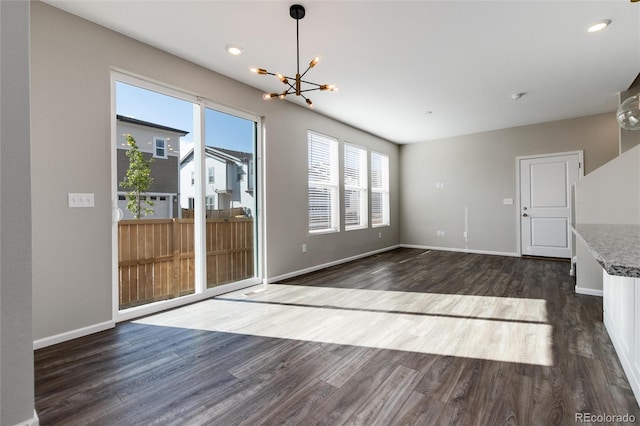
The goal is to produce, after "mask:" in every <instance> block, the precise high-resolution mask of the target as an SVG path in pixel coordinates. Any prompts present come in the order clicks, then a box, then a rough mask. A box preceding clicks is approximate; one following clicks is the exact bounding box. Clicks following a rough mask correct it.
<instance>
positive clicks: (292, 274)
mask: <svg viewBox="0 0 640 426" xmlns="http://www.w3.org/2000/svg"><path fill="white" fill-rule="evenodd" d="M400 247H401V246H400V245H395V246H391V247H385V248H382V249H379V250H374V251H370V252H367V253H362V254H358V255H355V256H351V257H347V258H344V259H339V260H334V261H333V262H329V263H323V264H322V265H316V266H311V267H309V268H305V269H300V270H298V271H293V272H289V273H287V274H282V275H278V276H276V277H268V278H266V279H265V280H264V282H265V284H271V283H275V282H278V281H282V280H286V279H289V278H293V277H297V276H299V275H304V274H308V273H310V272H315V271H319V270H320V269H325V268H329V267H331V266H336V265H340V264H342V263H347V262H351V261H353V260H358V259H362V258H363V257H368V256H373V255H374V254H378V253H383V252H385V251H390V250H395V249H397V248H400Z"/></svg>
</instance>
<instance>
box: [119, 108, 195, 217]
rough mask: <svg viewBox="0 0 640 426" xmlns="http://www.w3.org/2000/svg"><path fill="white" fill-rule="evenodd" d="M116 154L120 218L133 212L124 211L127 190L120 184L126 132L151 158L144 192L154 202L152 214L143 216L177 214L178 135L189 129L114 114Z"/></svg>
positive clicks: (124, 167) (126, 162)
mask: <svg viewBox="0 0 640 426" xmlns="http://www.w3.org/2000/svg"><path fill="white" fill-rule="evenodd" d="M116 118H117V135H118V141H117V148H118V149H117V150H116V151H117V154H118V160H117V162H118V172H117V173H118V207H119V208H120V209H121V210H122V211H123V213H124V217H123V218H124V219H131V218H133V215H132V214H131V212H129V211H128V210H127V199H126V194H127V191H126V190H125V189H124V188H121V187H120V182H122V181H123V180H124V178H125V176H126V173H127V169H128V168H129V159H128V158H127V156H126V152H127V150H128V145H127V143H126V135H127V134H130V135H131V136H133V138H134V139H135V141H136V143H137V145H138V148H140V151H142V152H143V155H144V158H145V159H149V158H153V162H152V163H151V177H152V178H153V183H152V184H151V187H150V188H149V191H148V192H147V193H146V194H147V196H148V197H150V198H151V200H152V201H153V202H154V207H153V209H154V213H153V215H148V216H145V218H146V219H166V218H173V217H179V209H178V190H179V188H180V184H179V182H178V179H179V173H178V171H179V166H178V163H179V158H180V138H181V137H183V136H185V135H187V134H188V133H189V132H187V131H185V130H180V129H174V128H172V127H167V126H163V125H161V124H156V123H150V122H148V121H143V120H138V119H135V118H131V117H125V116H122V115H117V116H116Z"/></svg>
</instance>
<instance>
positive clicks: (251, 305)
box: [135, 284, 553, 366]
mask: <svg viewBox="0 0 640 426" xmlns="http://www.w3.org/2000/svg"><path fill="white" fill-rule="evenodd" d="M245 293H246V292H245ZM545 303H546V302H545V301H544V300H538V299H522V298H506V297H491V296H472V295H449V294H433V293H413V292H399V291H380V290H357V289H339V288H328V287H304V286H289V285H281V284H270V285H269V286H268V291H264V292H260V293H255V292H254V293H249V294H247V295H245V294H244V293H243V292H242V291H237V292H233V293H228V294H225V295H223V296H219V297H217V298H215V299H209V300H205V301H203V302H200V303H196V304H193V305H189V306H185V307H182V308H179V309H175V310H172V311H168V312H163V313H160V314H156V315H153V316H150V317H146V318H142V319H140V320H137V321H135V322H136V323H139V324H148V325H157V326H169V327H182V328H192V329H199V330H207V331H217V332H224V333H237V334H247V335H255V336H262V337H270V338H280V339H295V340H305V341H314V342H324V343H332V344H339V345H356V346H365V347H374V348H381V349H393V350H402V351H413V352H422V353H430V354H439V355H452V356H457V357H467V358H479V359H489V360H495V361H506V362H516V363H526V364H535V365H546V366H549V365H552V364H553V363H552V343H553V342H552V332H553V330H552V326H551V325H550V324H548V321H547V310H546V306H545ZM388 311H391V312H388Z"/></svg>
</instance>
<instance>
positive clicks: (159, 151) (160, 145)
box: [153, 137, 167, 158]
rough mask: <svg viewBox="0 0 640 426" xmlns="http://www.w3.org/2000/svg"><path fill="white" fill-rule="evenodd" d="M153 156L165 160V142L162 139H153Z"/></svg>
mask: <svg viewBox="0 0 640 426" xmlns="http://www.w3.org/2000/svg"><path fill="white" fill-rule="evenodd" d="M153 146H154V148H153V156H154V157H158V158H167V141H166V140H165V139H164V138H157V137H155V138H153Z"/></svg>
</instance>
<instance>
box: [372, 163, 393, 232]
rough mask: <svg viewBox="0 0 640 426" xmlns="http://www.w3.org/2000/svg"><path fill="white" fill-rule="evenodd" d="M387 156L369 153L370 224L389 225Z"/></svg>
mask: <svg viewBox="0 0 640 426" xmlns="http://www.w3.org/2000/svg"><path fill="white" fill-rule="evenodd" d="M389 223H390V219H389V157H388V156H386V155H384V154H380V153H377V152H372V153H371V224H372V225H389Z"/></svg>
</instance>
